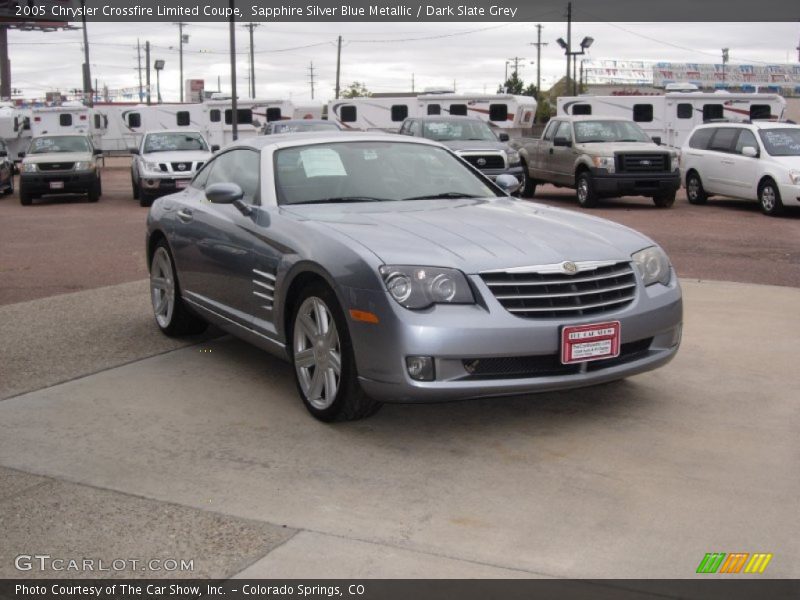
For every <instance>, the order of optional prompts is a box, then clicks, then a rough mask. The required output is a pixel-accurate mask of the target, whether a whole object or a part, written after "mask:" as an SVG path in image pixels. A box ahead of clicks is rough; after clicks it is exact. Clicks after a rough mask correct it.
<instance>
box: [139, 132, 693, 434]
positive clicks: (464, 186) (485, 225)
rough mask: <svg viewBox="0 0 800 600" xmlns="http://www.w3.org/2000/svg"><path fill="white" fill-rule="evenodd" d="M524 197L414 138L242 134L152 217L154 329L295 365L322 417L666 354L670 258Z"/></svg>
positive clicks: (550, 384)
mask: <svg viewBox="0 0 800 600" xmlns="http://www.w3.org/2000/svg"><path fill="white" fill-rule="evenodd" d="M516 186H517V183H516V180H515V179H514V178H513V177H511V176H501V177H500V178H498V181H497V183H496V184H495V183H493V182H491V181H489V180H488V179H486V178H485V177H484V176H483V175H482V174H481V173H480V172H479V171H477V170H476V169H474V168H473V167H472V166H470V165H469V164H467V163H466V162H464V161H463V160H461V159H460V158H459V157H457V156H456V155H455V154H453V153H452V152H451V151H450V150H448V149H447V148H445V147H444V146H442V145H440V144H438V143H436V142H431V141H428V140H425V139H421V138H409V137H404V136H396V135H388V134H373V133H363V134H360V133H336V132H333V133H328V132H313V133H307V134H303V133H301V134H292V135H272V136H267V137H256V138H251V139H246V140H241V141H239V142H236V143H234V144H232V145H231V146H228V147H227V148H225V149H224V150H222V151H221V152H219V153H218V154H216V155H215V156H214V158H213V159H212V160H210V161H209V162H208V163H207V164H206V165H205V166H204V167H203V168H202V170H200V171H199V172H198V173H197V174H196V176H195V177H194V179H193V180H192V182H191V184H190V185H189V187H187V188H186V189H185V190H183V191H180V192H178V193H175V194H172V195H170V196H165V197H163V198H160V199H159V200H157V201H156V202H155V203H154V204H153V206H152V207H151V209H150V213H149V216H148V222H147V224H148V227H147V258H148V264H149V267H150V283H151V290H152V303H153V309H154V311H155V318H156V322H157V323H158V326H159V327H160V328H161V330H162V331H163V332H164V333H165V334H167V335H185V334H191V333H197V332H200V331H202V330H203V329H204V328H205V327H206V325H207V324H208V323H214V324H215V325H217V326H219V327H221V328H222V329H224V330H226V331H228V332H230V333H232V334H233V335H235V336H238V337H240V338H242V339H244V340H247V341H249V342H251V343H253V344H255V345H256V346H259V347H261V348H263V349H265V350H267V351H269V352H272V353H274V354H276V355H278V356H281V357H283V358H285V359H287V360H289V361H291V363H292V364H293V366H294V373H295V377H296V380H297V388H298V391H299V393H300V397H301V398H302V400H303V402H304V403H305V405H306V407H307V408H308V410H309V411H310V412H311V414H312V415H314V416H315V417H316V418H318V419H321V420H324V421H333V420H347V419H357V418H361V417H366V416H368V415H370V414H372V413H374V412H375V411H376V410H377V409H378V408H379V407H380V405H381V403H382V402H433V401H441V400H453V399H460V398H481V397H491V396H505V395H512V394H521V393H527V392H538V391H545V390H558V389H565V388H575V387H581V386H589V385H592V384H597V383H602V382H607V381H612V380H616V379H621V378H624V377H627V376H629V375H634V374H636V373H642V372H644V371H648V370H651V369H655V368H656V367H659V366H662V365H664V364H665V363H667V362H668V361H669V360H670V359H672V358H673V356H675V353H676V352H677V350H678V346H679V344H680V339H681V321H682V302H681V290H680V287H679V285H678V280H677V278H676V276H675V273H674V270H673V268H672V266H671V264H670V262H669V259H668V258H667V256H666V254H665V253H664V252H663V251H662V249H661V248H660V247H659V246H658V245H656V244H655V243H654V242H653V241H652V240H650V239H648V238H647V237H645V236H644V235H642V234H640V233H637V232H636V231H633V230H631V229H628V228H627V227H623V226H621V225H617V224H615V223H612V222H610V221H607V220H603V219H599V218H595V217H591V216H587V215H585V214H578V213H575V212H571V211H566V210H561V209H557V208H551V207H548V206H542V205H539V204H535V203H531V202H528V201H523V200H518V199H515V198H513V197H511V196H510V195H509V193H511V192H513V191H515V188H516Z"/></svg>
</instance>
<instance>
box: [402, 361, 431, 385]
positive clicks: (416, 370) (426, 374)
mask: <svg viewBox="0 0 800 600" xmlns="http://www.w3.org/2000/svg"><path fill="white" fill-rule="evenodd" d="M406 368H407V369H408V375H409V376H410V377H411V379H416V380H417V381H433V379H434V376H435V372H434V369H433V357H432V356H407V357H406Z"/></svg>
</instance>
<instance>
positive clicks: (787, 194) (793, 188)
mask: <svg viewBox="0 0 800 600" xmlns="http://www.w3.org/2000/svg"><path fill="white" fill-rule="evenodd" d="M778 190H779V191H780V193H781V202H783V204H784V205H785V206H795V205H798V204H800V185H792V184H791V183H784V184H781V185H779V186H778Z"/></svg>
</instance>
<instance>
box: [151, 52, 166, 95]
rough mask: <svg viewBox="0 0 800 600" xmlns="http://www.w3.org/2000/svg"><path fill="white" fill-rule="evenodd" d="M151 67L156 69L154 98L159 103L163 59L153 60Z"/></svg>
mask: <svg viewBox="0 0 800 600" xmlns="http://www.w3.org/2000/svg"><path fill="white" fill-rule="evenodd" d="M153 68H154V69H155V70H156V98H158V103H159V104H161V71H163V70H164V61H163V60H161V59H158V60H156V61H154V62H153Z"/></svg>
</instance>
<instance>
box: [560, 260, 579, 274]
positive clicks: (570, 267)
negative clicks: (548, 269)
mask: <svg viewBox="0 0 800 600" xmlns="http://www.w3.org/2000/svg"><path fill="white" fill-rule="evenodd" d="M561 270H562V271H564V273H566V274H567V275H575V273H577V272H578V265H576V264H575V263H574V262H572V261H569V260H568V261H566V262H563V263H561Z"/></svg>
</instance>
